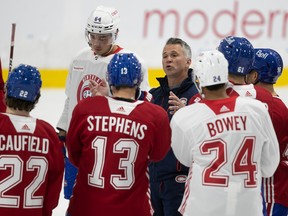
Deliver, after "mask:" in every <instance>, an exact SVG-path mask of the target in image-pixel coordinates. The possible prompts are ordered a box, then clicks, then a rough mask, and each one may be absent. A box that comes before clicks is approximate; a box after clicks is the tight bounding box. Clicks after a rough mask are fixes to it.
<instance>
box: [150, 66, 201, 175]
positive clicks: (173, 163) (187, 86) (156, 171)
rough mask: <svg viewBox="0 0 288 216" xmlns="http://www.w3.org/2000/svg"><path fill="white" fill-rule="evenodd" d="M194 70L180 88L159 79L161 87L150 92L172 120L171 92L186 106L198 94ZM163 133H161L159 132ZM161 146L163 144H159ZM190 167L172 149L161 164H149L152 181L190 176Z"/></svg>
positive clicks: (155, 101)
mask: <svg viewBox="0 0 288 216" xmlns="http://www.w3.org/2000/svg"><path fill="white" fill-rule="evenodd" d="M191 75H192V69H189V70H188V77H187V78H186V79H185V80H184V81H183V82H182V83H181V85H180V86H179V87H176V88H174V89H170V88H169V86H168V81H167V77H166V76H165V77H163V78H157V80H158V82H159V84H160V86H159V87H157V88H153V89H151V90H150V93H151V94H152V96H153V99H152V102H153V103H154V104H158V105H160V106H161V107H163V108H164V109H165V110H166V111H167V114H168V117H169V119H170V120H171V118H172V116H173V115H171V114H170V112H169V109H168V107H169V104H168V100H169V92H170V91H172V92H173V93H174V94H175V95H176V96H177V97H178V98H180V99H181V100H182V101H186V105H187V104H188V101H189V100H190V98H191V97H192V96H193V95H195V94H197V93H198V90H197V88H196V86H195V84H194V83H193V81H192V78H191V77H192V76H191ZM159 133H161V131H159ZM159 145H161V143H159ZM188 170H189V168H188V167H185V166H184V165H182V164H181V163H180V162H179V161H178V160H177V159H176V157H175V156H174V153H173V151H172V149H170V151H169V152H168V153H167V155H166V157H165V158H164V159H163V160H161V161H160V162H156V163H155V162H151V163H150V164H149V173H150V181H162V180H165V179H170V178H175V177H176V176H178V175H188Z"/></svg>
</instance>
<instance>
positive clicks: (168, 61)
mask: <svg viewBox="0 0 288 216" xmlns="http://www.w3.org/2000/svg"><path fill="white" fill-rule="evenodd" d="M190 64H191V59H190V58H187V57H186V55H185V52H184V49H183V48H182V47H181V45H180V44H167V45H165V47H164V49H163V53H162V67H163V70H164V72H165V73H166V75H167V77H168V78H169V77H178V76H179V75H180V76H187V71H188V68H189V66H190Z"/></svg>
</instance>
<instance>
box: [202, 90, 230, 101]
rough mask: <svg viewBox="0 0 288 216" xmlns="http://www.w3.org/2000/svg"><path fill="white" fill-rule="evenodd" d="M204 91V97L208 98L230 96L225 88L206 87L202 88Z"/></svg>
mask: <svg viewBox="0 0 288 216" xmlns="http://www.w3.org/2000/svg"><path fill="white" fill-rule="evenodd" d="M202 93H203V94H204V99H206V100H219V99H224V98H228V97H229V96H228V95H227V93H226V91H225V89H224V88H221V89H218V90H213V91H209V90H208V89H205V88H204V89H202Z"/></svg>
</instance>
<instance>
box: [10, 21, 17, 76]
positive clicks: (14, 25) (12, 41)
mask: <svg viewBox="0 0 288 216" xmlns="http://www.w3.org/2000/svg"><path fill="white" fill-rule="evenodd" d="M15 30H16V23H12V32H11V45H10V57H9V73H10V71H11V70H12V66H13V54H14V41H15Z"/></svg>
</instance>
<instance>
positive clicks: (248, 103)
mask: <svg viewBox="0 0 288 216" xmlns="http://www.w3.org/2000/svg"><path fill="white" fill-rule="evenodd" d="M236 106H237V107H238V108H239V109H240V110H246V109H254V110H265V111H267V105H265V103H263V102H261V101H259V100H256V99H255V98H250V97H241V96H239V97H237V98H236Z"/></svg>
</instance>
